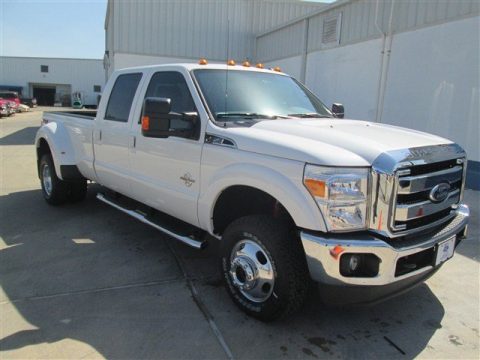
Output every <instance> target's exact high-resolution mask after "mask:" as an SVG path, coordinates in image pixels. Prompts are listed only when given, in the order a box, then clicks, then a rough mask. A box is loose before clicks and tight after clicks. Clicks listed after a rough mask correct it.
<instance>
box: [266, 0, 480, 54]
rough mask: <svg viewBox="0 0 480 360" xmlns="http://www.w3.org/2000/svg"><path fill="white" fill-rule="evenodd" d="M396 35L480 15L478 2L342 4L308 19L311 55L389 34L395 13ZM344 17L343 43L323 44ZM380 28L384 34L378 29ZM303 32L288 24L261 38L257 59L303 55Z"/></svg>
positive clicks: (360, 0) (365, 0) (355, 0)
mask: <svg viewBox="0 0 480 360" xmlns="http://www.w3.org/2000/svg"><path fill="white" fill-rule="evenodd" d="M392 4H393V14H392V32H393V33H399V32H404V31H407V30H412V29H417V28H422V27H425V26H429V25H433V24H438V23H443V22H447V21H451V20H455V19H460V18H462V17H467V16H474V15H478V14H479V12H480V1H478V0H455V1H452V0H436V1H428V0H378V1H373V0H350V1H338V2H337V3H334V4H332V5H330V6H328V7H326V8H325V9H324V10H320V12H319V13H318V14H315V15H310V16H306V17H305V19H308V23H309V24H308V51H309V52H312V51H316V50H321V49H325V48H332V47H335V46H342V45H347V44H352V43H356V42H360V41H364V40H368V39H373V38H376V37H380V36H381V33H380V30H381V31H382V32H384V33H386V32H387V31H388V30H389V29H388V24H389V19H390V15H391V11H392ZM339 14H341V28H340V29H341V30H340V41H339V43H338V44H336V43H334V44H323V43H322V31H323V22H324V20H325V19H326V18H332V17H335V16H338V15H339ZM377 25H378V28H380V30H379V29H378V28H377ZM303 42H304V39H303V32H302V31H299V29H298V26H297V24H293V25H292V24H286V25H285V26H281V27H279V28H276V29H273V30H272V31H270V32H268V33H263V34H260V35H259V36H258V37H257V55H258V56H257V57H258V60H260V61H269V60H270V61H271V60H273V59H282V58H286V57H289V56H294V55H299V54H300V53H301V47H300V46H299V44H303ZM272 54H275V55H272Z"/></svg>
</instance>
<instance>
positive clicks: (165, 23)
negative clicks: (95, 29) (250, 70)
mask: <svg viewBox="0 0 480 360" xmlns="http://www.w3.org/2000/svg"><path fill="white" fill-rule="evenodd" d="M324 6H325V4H322V3H316V2H314V3H312V2H303V1H298V0H157V1H149V0H137V1H118V0H108V7H107V15H106V18H105V31H106V44H105V47H106V53H105V59H104V61H105V68H106V69H107V73H108V74H111V72H112V71H113V70H115V69H121V68H125V67H129V66H135V65H137V66H138V65H152V64H161V63H171V62H180V61H181V62H186V61H187V62H188V61H198V59H199V58H201V57H206V58H207V59H209V61H222V62H223V61H225V59H226V58H227V57H231V58H234V59H246V58H248V59H253V58H254V57H255V38H256V35H257V34H258V33H260V32H263V31H265V30H266V29H269V28H272V27H274V26H277V25H279V24H282V23H284V22H286V21H289V20H292V19H294V18H298V17H299V16H302V15H304V14H307V13H310V12H312V11H315V10H319V9H321V8H323V7H324Z"/></svg>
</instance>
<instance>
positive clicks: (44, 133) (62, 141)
mask: <svg viewBox="0 0 480 360" xmlns="http://www.w3.org/2000/svg"><path fill="white" fill-rule="evenodd" d="M41 139H44V140H45V141H46V142H47V144H48V146H49V147H50V152H51V154H52V158H53V163H54V165H55V172H56V173H57V176H58V177H59V178H60V179H62V173H61V171H60V166H61V165H76V161H75V151H74V149H73V145H72V143H71V141H70V137H69V135H68V131H67V129H66V128H65V126H63V125H62V124H61V123H59V122H50V123H48V124H46V125H43V126H41V127H40V129H38V131H37V135H36V136H35V147H36V148H37V149H38V148H39V147H40V141H41ZM38 160H40V159H38ZM62 180H63V179H62Z"/></svg>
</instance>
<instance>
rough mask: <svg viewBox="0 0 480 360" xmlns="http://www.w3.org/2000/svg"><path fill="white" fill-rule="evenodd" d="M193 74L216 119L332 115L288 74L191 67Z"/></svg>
mask: <svg viewBox="0 0 480 360" xmlns="http://www.w3.org/2000/svg"><path fill="white" fill-rule="evenodd" d="M194 75H195V78H196V79H197V82H198V84H199V86H200V89H201V91H202V93H203V95H204V97H205V100H206V101H207V104H208V107H209V108H210V111H211V112H212V114H213V115H214V117H215V119H216V120H217V121H222V122H228V121H235V120H238V118H250V119H281V118H289V117H332V113H331V112H330V111H329V110H328V109H327V107H326V106H325V105H323V104H322V102H321V101H320V100H318V99H317V98H316V97H315V96H314V95H313V94H312V93H311V92H309V91H308V90H307V89H305V88H304V87H303V86H302V85H301V84H300V83H299V82H297V81H296V80H294V79H292V78H291V77H289V76H285V75H280V74H278V75H277V74H272V73H263V72H256V71H239V70H237V71H235V70H229V71H228V72H227V71H226V70H212V69H208V70H207V69H205V70H194Z"/></svg>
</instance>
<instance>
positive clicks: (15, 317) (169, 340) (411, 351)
mask: <svg viewBox="0 0 480 360" xmlns="http://www.w3.org/2000/svg"><path fill="white" fill-rule="evenodd" d="M40 118H41V111H40V109H38V110H37V111H34V112H31V113H25V114H17V115H15V116H14V117H11V118H2V119H0V285H1V289H0V358H2V359H4V358H5V359H7V358H8V359H10V358H164V359H196V358H202V359H203V358H208V359H223V358H229V357H232V358H235V359H279V358H281V359H290V358H292V359H295V358H313V359H315V358H332V359H342V358H355V359H370V358H388V359H391V358H403V359H404V358H415V357H418V358H429V359H431V358H464V359H470V358H471V359H476V358H479V356H480V353H479V333H478V329H479V278H480V274H479V269H480V268H479V261H480V256H479V224H478V216H479V200H480V196H479V192H473V191H467V196H466V202H467V203H469V204H470V206H471V209H472V211H473V216H472V225H471V226H470V235H469V239H468V241H465V242H464V243H462V244H461V245H460V246H459V248H458V251H457V253H456V255H455V256H454V258H453V259H452V260H451V261H449V262H448V263H446V264H445V266H444V267H443V268H442V269H441V270H440V271H439V272H438V273H437V274H436V275H435V276H434V277H432V278H431V279H430V280H428V281H427V282H426V284H423V285H421V286H419V287H417V288H416V289H414V290H412V291H411V292H409V293H407V294H404V295H402V296H400V297H397V298H395V299H392V300H389V301H387V302H384V303H382V304H379V305H377V306H374V307H348V308H334V307H329V306H325V305H324V304H322V303H321V302H320V300H319V299H318V296H315V295H313V296H312V298H311V299H310V300H309V301H308V303H307V305H306V307H305V309H303V310H302V311H301V312H300V313H299V314H297V315H296V316H294V317H291V318H289V319H287V320H283V321H279V322H275V323H271V324H263V323H261V322H258V321H256V320H254V319H251V318H249V317H247V316H245V315H244V314H243V313H241V312H240V311H239V310H238V309H237V308H236V307H235V306H234V305H233V303H232V302H231V301H230V299H229V297H228V295H227V294H226V292H225V290H224V289H223V287H222V286H221V282H220V279H219V276H218V272H217V270H218V269H217V261H216V256H215V255H216V251H217V246H216V245H215V244H212V246H210V247H209V248H208V249H207V250H206V251H203V252H198V251H196V250H193V249H190V248H188V247H186V246H184V245H182V244H178V243H175V242H174V241H173V240H171V239H168V238H167V237H165V236H164V235H162V234H161V233H159V232H157V231H155V230H154V229H152V228H150V227H148V226H146V225H144V224H141V223H140V222H138V221H136V220H134V219H131V218H129V217H128V216H127V215H124V214H123V213H120V212H118V211H117V210H115V209H112V208H109V207H108V206H107V205H105V204H102V203H100V202H98V201H97V200H96V199H95V194H96V190H98V186H96V185H94V186H91V187H90V188H89V193H88V197H87V199H86V201H84V202H82V203H80V204H75V205H66V206H62V207H57V208H56V207H51V206H48V205H47V204H46V203H45V202H44V201H43V199H42V197H41V193H40V190H39V189H40V187H39V181H38V178H37V175H36V169H35V149H34V146H33V145H32V143H33V137H34V135H35V131H36V129H37V127H38V126H39V124H40Z"/></svg>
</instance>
